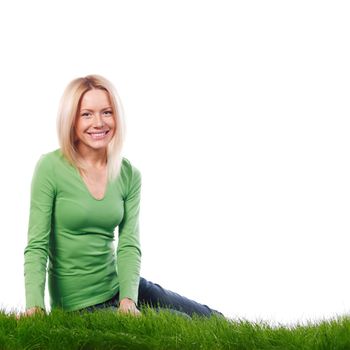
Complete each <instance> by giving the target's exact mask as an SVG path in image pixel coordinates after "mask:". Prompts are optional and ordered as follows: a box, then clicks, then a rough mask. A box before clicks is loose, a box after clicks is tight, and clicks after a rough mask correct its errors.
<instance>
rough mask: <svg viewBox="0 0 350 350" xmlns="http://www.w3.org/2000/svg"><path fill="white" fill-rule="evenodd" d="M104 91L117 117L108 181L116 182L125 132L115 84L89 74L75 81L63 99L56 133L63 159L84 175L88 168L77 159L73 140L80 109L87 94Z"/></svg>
mask: <svg viewBox="0 0 350 350" xmlns="http://www.w3.org/2000/svg"><path fill="white" fill-rule="evenodd" d="M92 89H101V90H104V91H106V92H107V93H108V95H109V98H110V101H111V104H112V109H113V117H114V118H115V125H116V130H115V133H114V135H113V138H112V140H111V141H110V142H109V144H108V146H107V171H108V179H109V180H111V181H112V180H113V179H115V178H116V177H117V176H118V175H119V172H120V168H121V164H122V154H121V152H122V148H123V144H124V138H125V133H126V127H125V122H124V112H123V106H122V104H121V101H120V98H119V95H118V93H117V91H116V89H115V87H114V86H113V84H112V83H111V82H110V81H108V80H107V79H106V78H104V77H102V76H100V75H96V74H94V75H87V76H85V77H81V78H76V79H74V80H72V81H71V82H70V83H69V84H68V85H67V87H66V89H65V90H64V92H63V95H62V97H61V101H60V104H59V109H58V115H57V134H58V140H59V145H60V148H61V152H62V154H63V156H64V157H65V158H66V159H67V160H68V162H69V163H70V164H72V165H73V166H74V167H76V168H78V170H81V171H82V172H84V171H85V170H86V166H85V165H84V164H83V163H81V161H80V160H79V159H78V157H77V156H78V152H77V148H76V144H75V140H74V135H75V132H74V123H75V120H76V118H77V113H78V108H79V106H80V102H81V99H82V97H83V95H84V94H85V92H87V91H89V90H92Z"/></svg>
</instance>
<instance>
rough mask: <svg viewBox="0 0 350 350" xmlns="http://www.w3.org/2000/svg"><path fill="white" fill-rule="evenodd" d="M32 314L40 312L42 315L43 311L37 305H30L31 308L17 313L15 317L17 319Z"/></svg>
mask: <svg viewBox="0 0 350 350" xmlns="http://www.w3.org/2000/svg"><path fill="white" fill-rule="evenodd" d="M34 314H42V315H44V314H45V311H44V310H43V309H42V308H41V307H39V306H34V307H31V308H29V309H27V310H26V311H25V312H24V313H22V314H18V315H17V316H16V319H17V320H19V319H20V318H21V317H23V316H24V317H27V316H33V315H34Z"/></svg>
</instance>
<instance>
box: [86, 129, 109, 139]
mask: <svg viewBox="0 0 350 350" xmlns="http://www.w3.org/2000/svg"><path fill="white" fill-rule="evenodd" d="M102 132H104V133H105V134H104V135H103V136H96V134H101V133H102ZM108 133H109V130H104V131H100V132H88V134H89V135H90V137H91V138H92V139H93V140H102V139H104V138H105V137H106V136H107V134H108Z"/></svg>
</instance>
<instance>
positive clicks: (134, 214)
mask: <svg viewBox="0 0 350 350" xmlns="http://www.w3.org/2000/svg"><path fill="white" fill-rule="evenodd" d="M129 165H130V168H129V176H128V177H129V184H128V191H127V194H126V197H125V198H124V217H123V220H122V222H121V223H120V224H119V239H118V247H117V271H118V279H119V300H120V307H121V308H123V305H126V307H129V306H130V303H129V301H130V300H129V301H128V300H127V299H131V300H132V301H133V302H134V303H135V305H137V300H138V288H139V282H140V265H141V248H140V239H139V212H140V196H141V173H140V171H139V170H138V169H137V168H135V167H134V166H132V165H131V164H130V163H129ZM124 299H126V300H124Z"/></svg>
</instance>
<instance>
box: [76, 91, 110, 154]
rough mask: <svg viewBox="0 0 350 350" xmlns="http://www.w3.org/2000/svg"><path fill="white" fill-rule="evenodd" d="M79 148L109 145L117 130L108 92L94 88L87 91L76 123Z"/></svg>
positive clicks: (96, 147)
mask: <svg viewBox="0 0 350 350" xmlns="http://www.w3.org/2000/svg"><path fill="white" fill-rule="evenodd" d="M74 131H75V138H76V139H77V140H78V145H79V148H81V147H84V148H90V149H95V150H97V149H101V148H105V147H107V145H108V143H109V142H110V141H111V140H112V138H113V135H114V132H115V118H114V111H113V108H112V105H111V101H110V98H109V95H108V93H107V92H106V91H105V90H101V89H93V90H89V91H87V92H85V94H84V95H83V97H82V99H81V103H80V108H78V113H77V117H76V120H75V125H74Z"/></svg>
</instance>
